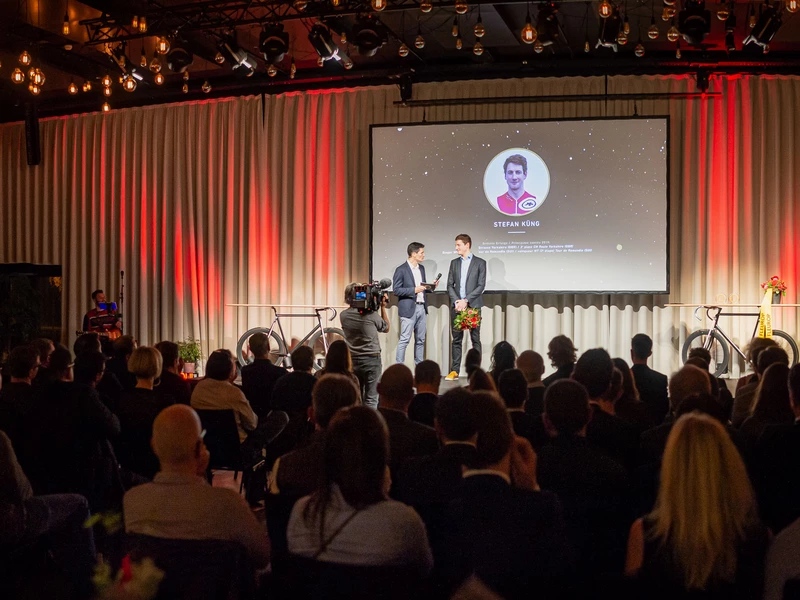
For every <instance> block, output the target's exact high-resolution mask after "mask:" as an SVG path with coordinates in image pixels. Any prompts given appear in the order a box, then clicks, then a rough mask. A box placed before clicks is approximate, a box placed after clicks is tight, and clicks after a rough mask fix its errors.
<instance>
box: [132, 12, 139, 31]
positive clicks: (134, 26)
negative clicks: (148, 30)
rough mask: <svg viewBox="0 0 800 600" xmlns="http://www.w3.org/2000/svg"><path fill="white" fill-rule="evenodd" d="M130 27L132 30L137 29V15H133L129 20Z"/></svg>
mask: <svg viewBox="0 0 800 600" xmlns="http://www.w3.org/2000/svg"><path fill="white" fill-rule="evenodd" d="M131 27H133V28H134V29H139V15H133V18H132V19H131Z"/></svg>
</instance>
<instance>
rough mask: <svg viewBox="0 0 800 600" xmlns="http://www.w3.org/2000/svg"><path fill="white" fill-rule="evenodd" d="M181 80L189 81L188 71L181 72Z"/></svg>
mask: <svg viewBox="0 0 800 600" xmlns="http://www.w3.org/2000/svg"><path fill="white" fill-rule="evenodd" d="M183 80H184V81H189V71H184V72H183Z"/></svg>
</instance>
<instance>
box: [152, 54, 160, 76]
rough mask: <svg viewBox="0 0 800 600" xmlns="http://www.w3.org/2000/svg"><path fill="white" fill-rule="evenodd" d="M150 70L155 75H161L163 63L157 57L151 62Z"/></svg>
mask: <svg viewBox="0 0 800 600" xmlns="http://www.w3.org/2000/svg"><path fill="white" fill-rule="evenodd" d="M150 70H151V71H152V72H153V73H161V61H160V60H158V58H156V57H155V56H154V57H153V60H151V61H150Z"/></svg>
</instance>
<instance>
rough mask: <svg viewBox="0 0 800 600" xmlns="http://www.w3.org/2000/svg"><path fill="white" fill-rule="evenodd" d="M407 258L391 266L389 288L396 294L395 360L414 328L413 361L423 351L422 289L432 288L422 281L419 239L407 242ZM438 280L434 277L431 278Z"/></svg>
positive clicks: (424, 311)
mask: <svg viewBox="0 0 800 600" xmlns="http://www.w3.org/2000/svg"><path fill="white" fill-rule="evenodd" d="M406 250H407V252H408V260H407V261H406V262H404V263H403V264H402V265H400V266H399V267H397V268H396V269H395V270H394V276H393V277H392V289H393V291H394V295H395V296H397V314H398V315H399V316H400V341H399V342H398V343H397V353H396V354H395V360H396V362H399V363H402V362H405V360H406V348H407V347H408V343H409V342H410V341H411V332H412V331H413V332H414V364H415V365H418V364H419V363H421V362H422V359H423V358H424V354H425V328H426V321H427V315H428V301H427V300H426V298H425V293H426V292H432V291H433V288H430V287H425V286H424V285H422V284H423V283H426V279H425V267H423V266H422V261H423V260H425V246H424V245H423V244H420V243H419V242H411V243H410V244H409V245H408V248H407V249H406ZM436 283H438V280H437V281H435V282H434V287H435V284H436Z"/></svg>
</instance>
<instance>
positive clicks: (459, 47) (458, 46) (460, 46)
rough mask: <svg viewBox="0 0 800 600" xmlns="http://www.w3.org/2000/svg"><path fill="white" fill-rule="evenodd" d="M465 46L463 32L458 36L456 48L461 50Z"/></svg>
mask: <svg viewBox="0 0 800 600" xmlns="http://www.w3.org/2000/svg"><path fill="white" fill-rule="evenodd" d="M463 47H464V41H463V40H462V39H461V34H460V33H459V34H458V37H457V38H456V50H461V49H462V48H463Z"/></svg>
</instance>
